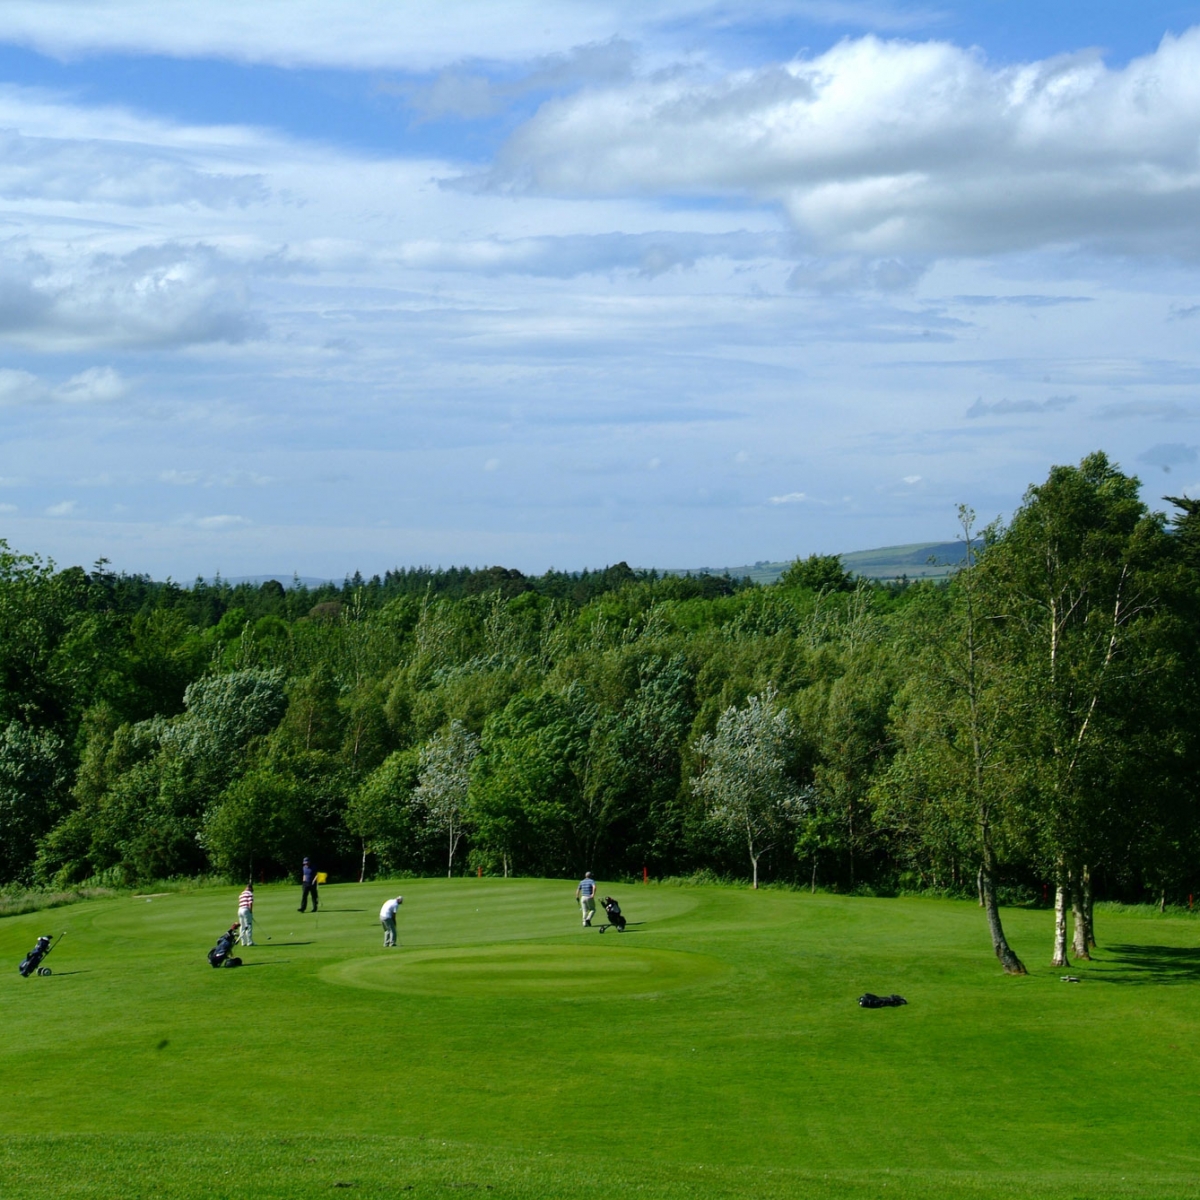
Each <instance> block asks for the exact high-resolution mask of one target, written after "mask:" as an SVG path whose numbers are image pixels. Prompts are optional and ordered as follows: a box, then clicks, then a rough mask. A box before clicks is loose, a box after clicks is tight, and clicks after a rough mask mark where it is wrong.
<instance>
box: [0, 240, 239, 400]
mask: <svg viewBox="0 0 1200 1200" xmlns="http://www.w3.org/2000/svg"><path fill="white" fill-rule="evenodd" d="M73 249H74V248H73V247H72V246H70V245H69V244H68V245H63V246H62V247H61V249H60V252H59V253H58V254H56V255H55V256H54V257H53V258H52V257H50V255H49V254H47V253H43V252H38V251H34V250H32V249H30V248H29V247H28V246H26V245H23V244H22V243H19V242H18V243H12V242H10V243H8V244H4V245H0V338H5V339H8V340H12V341H19V342H22V343H26V344H34V345H36V346H38V347H39V348H40V347H42V346H51V347H52V346H56V345H59V346H66V347H76V348H78V347H88V346H134V347H139V346H145V347H158V346H163V347H165V346H179V345H189V344H196V343H204V342H221V341H224V342H240V341H245V340H246V339H247V338H249V337H252V336H254V335H255V334H257V333H258V332H259V324H258V322H257V320H256V319H255V318H254V317H253V316H252V315H251V314H250V312H249V311H248V304H247V300H246V295H245V284H244V280H245V277H246V273H247V268H246V265H245V264H243V263H238V262H235V261H232V260H231V259H229V258H228V257H227V256H226V255H223V254H222V253H220V252H219V251H218V250H216V249H215V248H214V247H212V246H209V245H205V244H203V243H193V244H190V245H183V244H175V243H167V244H162V245H146V246H141V247H138V248H136V249H134V250H131V251H128V252H126V253H123V254H111V253H92V254H80V253H71V251H72V250H73ZM114 376H115V373H114ZM111 380H112V377H109V382H110V384H111ZM91 382H92V386H95V385H96V384H97V382H98V377H97V378H93V380H92V381H91Z"/></svg>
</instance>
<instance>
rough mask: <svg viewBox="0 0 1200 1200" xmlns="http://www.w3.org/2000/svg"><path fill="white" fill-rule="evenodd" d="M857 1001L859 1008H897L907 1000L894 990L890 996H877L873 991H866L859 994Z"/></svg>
mask: <svg viewBox="0 0 1200 1200" xmlns="http://www.w3.org/2000/svg"><path fill="white" fill-rule="evenodd" d="M858 1003H859V1007H860V1008H899V1007H900V1005H902V1004H907V1003H908V1001H907V1000H905V998H904V997H903V996H897V995H896V994H895V992H893V993H892V994H891V995H890V996H877V995H875V993H874V992H867V993H866V994H865V995H862V996H859V998H858Z"/></svg>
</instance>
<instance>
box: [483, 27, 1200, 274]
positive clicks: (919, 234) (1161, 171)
mask: <svg viewBox="0 0 1200 1200" xmlns="http://www.w3.org/2000/svg"><path fill="white" fill-rule="evenodd" d="M1198 121H1200V28H1197V29H1193V30H1190V31H1189V32H1187V33H1185V34H1184V35H1182V36H1180V37H1171V36H1168V37H1165V38H1164V39H1163V41H1162V43H1161V45H1160V46H1159V48H1158V49H1157V50H1156V51H1155V52H1154V53H1153V54H1150V55H1147V56H1145V57H1143V58H1139V59H1135V60H1133V61H1132V62H1130V63H1129V64H1128V65H1127V66H1125V67H1123V68H1120V69H1109V68H1107V67H1106V66H1105V65H1104V63H1103V62H1102V61H1101V60H1100V59H1099V58H1098V57H1096V56H1092V55H1077V56H1069V57H1060V58H1054V59H1047V60H1044V61H1040V62H1034V63H1030V64H1025V65H1017V66H992V65H991V64H989V63H988V62H987V61H986V60H985V59H984V58H983V56H982V55H981V54H980V53H978V52H976V51H971V50H964V49H961V48H959V47H957V46H954V45H951V44H948V43H943V42H924V43H913V42H898V41H891V42H889V41H883V40H880V39H879V38H876V37H865V38H859V39H857V40H846V41H843V42H841V43H839V44H838V45H837V46H835V47H834V48H833V49H831V50H829V51H828V52H827V53H825V54H822V55H820V56H818V57H816V58H812V59H802V60H797V61H795V62H791V63H787V64H782V65H775V66H769V67H765V68H762V69H760V70H754V71H741V72H736V73H732V74H728V75H724V76H721V77H712V76H708V75H705V76H700V77H697V76H696V75H694V74H693V75H681V74H678V73H676V74H674V75H668V76H665V77H664V76H653V77H648V78H644V79H641V80H638V81H636V82H634V83H631V84H628V85H624V86H619V87H610V88H605V89H589V90H586V91H583V92H580V93H578V94H576V95H573V96H570V97H566V98H562V99H558V100H553V101H550V102H548V103H547V104H545V105H544V106H543V107H542V108H541V109H540V110H539V112H538V113H537V114H536V115H535V116H534V117H533V118H532V119H531V120H530V121H528V122H527V123H526V124H525V125H524V126H522V127H521V128H519V129H518V130H517V131H516V132H515V133H514V134H513V136H512V137H511V139H510V140H509V142H508V143H507V145H506V146H505V147H504V148H503V150H502V151H501V153H500V155H499V157H498V159H497V162H496V163H495V165H494V167H493V169H492V171H491V173H490V175H489V176H488V180H489V182H490V185H491V186H493V187H496V188H499V189H503V190H513V191H525V192H533V191H540V192H545V193H551V194H557V195H568V196H616V195H660V194H668V195H669V194H679V193H685V194H686V193H691V194H700V195H728V196H742V197H746V198H751V199H755V200H760V201H761V200H767V201H773V202H775V203H778V204H779V205H781V206H782V208H783V209H784V211H785V212H786V213H787V214H788V216H789V217H790V219H791V221H792V223H793V224H794V226H795V227H796V229H797V230H798V231H800V232H801V233H802V234H803V235H804V237H805V238H806V239H807V240H808V242H809V244H810V245H811V246H812V247H813V248H814V249H815V250H817V251H819V252H822V253H834V254H837V253H843V254H844V253H849V254H857V255H867V256H889V255H912V254H916V255H945V254H955V253H957V254H979V253H990V252H994V251H1003V250H1013V249H1023V248H1028V247H1038V246H1044V245H1048V244H1058V243H1085V244H1088V245H1092V246H1098V247H1101V248H1107V249H1118V250H1131V249H1132V250H1137V249H1145V250H1150V251H1154V252H1161V253H1167V254H1183V255H1195V254H1197V253H1200V145H1198V142H1197V138H1196V128H1197V122H1198Z"/></svg>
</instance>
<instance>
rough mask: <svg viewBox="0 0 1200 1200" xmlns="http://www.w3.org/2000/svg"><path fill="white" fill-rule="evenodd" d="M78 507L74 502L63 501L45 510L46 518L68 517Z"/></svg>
mask: <svg viewBox="0 0 1200 1200" xmlns="http://www.w3.org/2000/svg"><path fill="white" fill-rule="evenodd" d="M78 507H79V505H78V504H77V503H76V502H75V501H74V500H63V501H61V502H60V503H58V504H52V505H50V507H49V508H48V509H46V516H48V517H69V516H70V515H71V514H72V513H73V512H74V511H75V510H76V509H77V508H78Z"/></svg>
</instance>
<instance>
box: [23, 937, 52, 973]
mask: <svg viewBox="0 0 1200 1200" xmlns="http://www.w3.org/2000/svg"><path fill="white" fill-rule="evenodd" d="M52 945H53V943H52V942H51V940H50V938H48V937H40V938H38V940H37V945H35V946H34V948H33V949H32V950H30V952H29V953H28V954H27V955H25V957H24V958H23V959H22V960H21V965H20V966H19V967H18V968H17V970H18V971H20V972H21V975H22V977H23V978H25V979H28V978H29V976H30V975H32V974H33V973H34V971H36V972H37V973H38V974H39V975H49V974H50V968H49V967H43V966H42V965H41V963H42V959H43V958H45V957H46V955H47V954H49V953H50V947H51V946H52Z"/></svg>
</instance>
